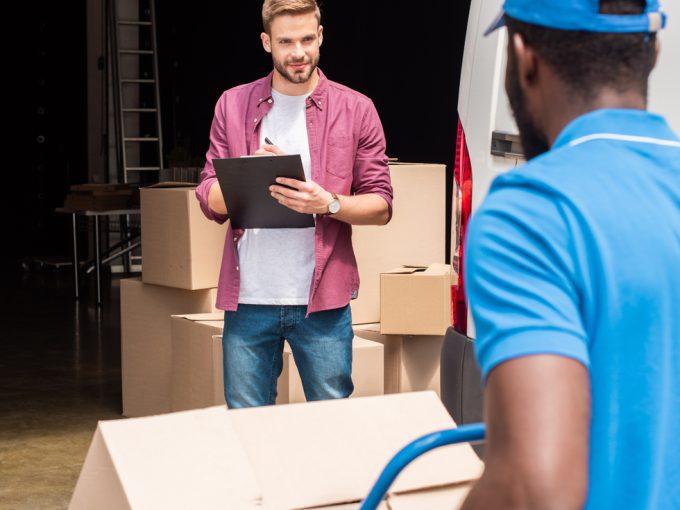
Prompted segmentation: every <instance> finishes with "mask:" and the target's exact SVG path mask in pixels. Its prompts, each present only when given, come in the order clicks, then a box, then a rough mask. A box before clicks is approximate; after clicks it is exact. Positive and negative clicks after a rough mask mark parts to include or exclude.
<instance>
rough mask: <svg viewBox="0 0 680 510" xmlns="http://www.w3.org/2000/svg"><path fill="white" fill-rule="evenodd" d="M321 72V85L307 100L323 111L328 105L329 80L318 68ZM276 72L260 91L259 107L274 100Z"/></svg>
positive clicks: (270, 75) (270, 74) (317, 86)
mask: <svg viewBox="0 0 680 510" xmlns="http://www.w3.org/2000/svg"><path fill="white" fill-rule="evenodd" d="M317 70H318V71H319V83H317V84H316V87H315V88H314V90H313V91H312V93H311V94H310V95H309V97H308V98H307V100H308V104H309V105H314V106H316V107H317V108H318V109H319V110H323V109H324V106H325V104H326V95H327V91H328V79H327V78H326V75H325V74H323V72H322V71H321V69H319V68H318V67H317ZM273 75H274V71H272V72H270V73H269V75H268V76H267V78H266V79H265V80H264V81H263V82H262V88H261V89H260V94H259V96H257V106H258V107H259V106H260V105H261V104H262V103H264V102H268V101H269V100H270V99H271V98H272V76H273Z"/></svg>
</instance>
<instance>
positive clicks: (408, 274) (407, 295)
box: [380, 264, 451, 335]
mask: <svg viewBox="0 0 680 510" xmlns="http://www.w3.org/2000/svg"><path fill="white" fill-rule="evenodd" d="M449 326H451V266H450V265H448V264H430V265H429V266H427V267H414V266H401V267H399V268H397V269H392V270H390V271H386V272H384V273H382V274H381V275H380V332H381V333H383V334H386V335H387V334H397V335H443V334H444V333H446V329H447V328H448V327H449Z"/></svg>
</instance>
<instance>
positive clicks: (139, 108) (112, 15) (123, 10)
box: [107, 0, 163, 184]
mask: <svg viewBox="0 0 680 510" xmlns="http://www.w3.org/2000/svg"><path fill="white" fill-rule="evenodd" d="M107 3H108V6H107V11H108V18H109V24H108V27H107V29H108V32H109V34H108V35H109V37H108V39H109V43H110V45H111V46H110V51H111V57H112V58H111V64H112V65H111V70H112V82H113V108H114V113H115V115H114V117H115V129H116V137H115V139H116V159H117V165H118V179H119V182H124V183H128V182H129V183H145V184H149V183H155V182H158V178H159V175H160V170H161V168H162V167H163V135H162V130H161V104H160V89H159V83H158V53H157V48H156V44H157V43H156V41H157V38H156V14H155V9H154V0H140V1H139V4H137V2H136V1H133V2H127V3H126V2H125V0H107ZM123 40H124V41H125V42H121V41H123ZM131 41H135V42H134V43H133V42H131Z"/></svg>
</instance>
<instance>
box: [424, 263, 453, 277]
mask: <svg viewBox="0 0 680 510" xmlns="http://www.w3.org/2000/svg"><path fill="white" fill-rule="evenodd" d="M423 274H426V275H429V276H440V275H448V274H451V266H450V265H449V264H438V263H435V264H430V265H429V267H428V268H427V269H426V270H425V272H424V273H423Z"/></svg>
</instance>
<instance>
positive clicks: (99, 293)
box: [94, 215, 102, 306]
mask: <svg viewBox="0 0 680 510" xmlns="http://www.w3.org/2000/svg"><path fill="white" fill-rule="evenodd" d="M94 255H95V267H96V272H97V306H101V304H102V281H101V267H100V265H101V254H100V246H99V215H96V216H95V217H94Z"/></svg>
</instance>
